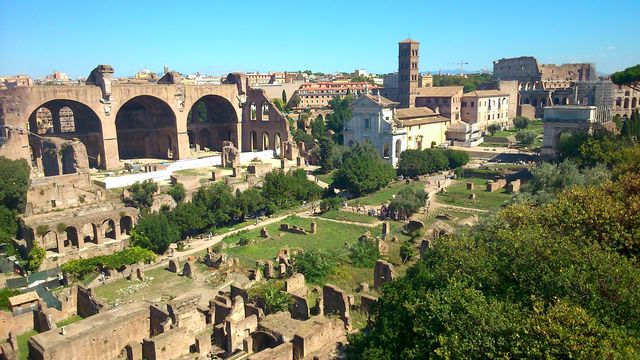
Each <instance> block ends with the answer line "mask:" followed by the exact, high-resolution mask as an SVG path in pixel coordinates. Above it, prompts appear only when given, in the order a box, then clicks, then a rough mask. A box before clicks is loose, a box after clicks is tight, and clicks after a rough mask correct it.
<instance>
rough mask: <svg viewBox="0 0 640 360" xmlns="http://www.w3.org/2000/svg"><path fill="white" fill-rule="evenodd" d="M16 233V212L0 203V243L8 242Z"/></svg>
mask: <svg viewBox="0 0 640 360" xmlns="http://www.w3.org/2000/svg"><path fill="white" fill-rule="evenodd" d="M17 233H18V222H17V221H16V214H15V213H14V212H13V211H11V210H9V209H7V208H6V207H4V206H2V205H0V243H9V242H11V239H13V238H14V237H15V236H16V234H17Z"/></svg>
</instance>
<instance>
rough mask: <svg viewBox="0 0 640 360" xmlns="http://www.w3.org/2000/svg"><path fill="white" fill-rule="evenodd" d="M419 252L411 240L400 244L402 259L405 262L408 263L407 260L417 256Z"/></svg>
mask: <svg viewBox="0 0 640 360" xmlns="http://www.w3.org/2000/svg"><path fill="white" fill-rule="evenodd" d="M417 254H418V251H416V248H415V247H414V246H413V244H411V242H409V241H405V242H404V243H402V245H401V246H400V258H401V259H402V262H403V263H406V262H407V261H410V260H411V259H413V258H415V257H416V255H417Z"/></svg>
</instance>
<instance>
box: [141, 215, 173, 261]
mask: <svg viewBox="0 0 640 360" xmlns="http://www.w3.org/2000/svg"><path fill="white" fill-rule="evenodd" d="M178 240H180V230H179V229H178V227H177V226H176V225H175V224H173V223H172V222H170V221H169V218H168V216H167V215H166V214H164V213H160V214H148V215H145V216H143V217H141V218H140V221H139V222H138V225H137V226H136V227H135V229H133V230H132V232H131V244H132V245H133V246H139V247H141V248H144V249H149V250H151V251H153V252H154V253H156V254H163V253H164V252H165V251H167V249H168V248H169V244H171V243H175V242H178Z"/></svg>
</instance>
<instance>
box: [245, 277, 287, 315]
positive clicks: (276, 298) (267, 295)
mask: <svg viewBox="0 0 640 360" xmlns="http://www.w3.org/2000/svg"><path fill="white" fill-rule="evenodd" d="M282 288H283V284H282V281H279V280H269V281H266V282H263V283H261V284H258V285H255V286H252V287H251V288H249V299H251V300H253V301H254V302H256V303H257V304H264V309H265V315H268V314H274V313H277V312H279V311H287V310H289V304H291V302H292V301H293V299H292V297H291V295H289V294H287V293H286V292H284V291H282Z"/></svg>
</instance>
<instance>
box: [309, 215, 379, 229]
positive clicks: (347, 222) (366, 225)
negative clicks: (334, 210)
mask: <svg viewBox="0 0 640 360" xmlns="http://www.w3.org/2000/svg"><path fill="white" fill-rule="evenodd" d="M298 216H300V217H301V218H305V219H320V220H323V221H331V222H334V223H340V224H348V225H357V226H365V227H370V228H374V227H377V226H379V225H380V224H382V221H380V220H376V222H374V223H361V222H357V221H347V220H336V219H327V218H323V217H319V216H313V215H307V214H298Z"/></svg>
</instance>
